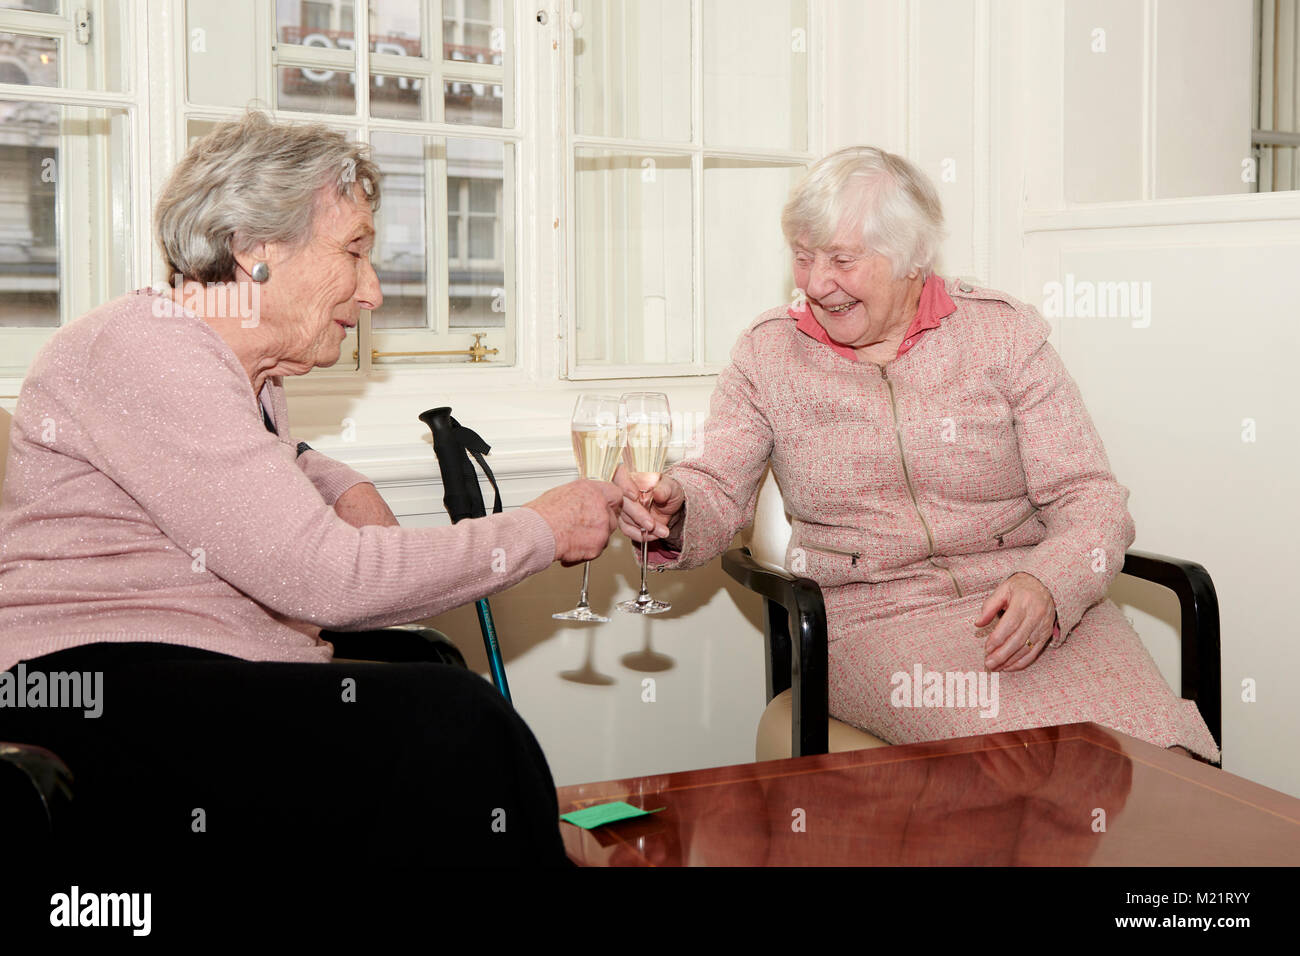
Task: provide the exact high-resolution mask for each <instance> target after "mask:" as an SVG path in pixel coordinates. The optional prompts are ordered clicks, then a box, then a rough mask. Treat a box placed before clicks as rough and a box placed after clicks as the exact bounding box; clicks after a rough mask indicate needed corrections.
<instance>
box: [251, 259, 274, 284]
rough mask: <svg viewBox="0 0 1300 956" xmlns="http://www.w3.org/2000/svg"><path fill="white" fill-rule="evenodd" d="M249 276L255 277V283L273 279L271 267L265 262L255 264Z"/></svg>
mask: <svg viewBox="0 0 1300 956" xmlns="http://www.w3.org/2000/svg"><path fill="white" fill-rule="evenodd" d="M249 275H251V276H252V277H253V281H254V282H265V281H266V280H267V279H269V278H271V267H270V266H268V265H267V264H266V263H265V262H255V263H254V264H253V271H252V272H250V273H249Z"/></svg>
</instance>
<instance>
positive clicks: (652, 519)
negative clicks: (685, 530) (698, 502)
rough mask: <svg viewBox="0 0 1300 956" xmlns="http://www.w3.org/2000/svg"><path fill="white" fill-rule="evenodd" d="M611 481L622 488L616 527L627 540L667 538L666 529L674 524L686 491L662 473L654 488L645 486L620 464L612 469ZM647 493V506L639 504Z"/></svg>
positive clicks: (667, 531) (667, 530) (667, 532)
mask: <svg viewBox="0 0 1300 956" xmlns="http://www.w3.org/2000/svg"><path fill="white" fill-rule="evenodd" d="M614 484H616V485H618V487H619V488H621V489H622V490H623V513H622V514H621V515H620V516H619V519H618V526H619V527H620V528H622V529H623V533H624V534H625V535H627V536H628V538H629V539H630V540H632V541H635V542H636V543H637V544H640V543H641V542H642V541H643V540H644V541H656V540H658V539H659V538H666V537H668V535H669V529H670V528H671V527H672V526H673V525H675V524H676V523H677V521H678V516H679V515H680V514H681V511H682V505H684V504H685V503H686V491H685V489H683V488H682V486H681V484H680V483H679V482H677V481H676V480H675V479H673V478H670V477H668V476H667V475H663V476H661V477H660V478H659V482H658V483H657V484H656V485H655V486H654V487H653V488H646V487H643V486H642V485H641V484H638V483H637V482H636V481H635V480H634V478H633V476H632V475H631V474H630V473H629V472H628V470H627V468H626V467H624V466H623V465H619V466H618V469H617V470H616V471H615V472H614ZM647 493H649V494H650V507H649V508H647V507H646V506H645V505H644V504H642V502H643V501H645V500H646V494H647Z"/></svg>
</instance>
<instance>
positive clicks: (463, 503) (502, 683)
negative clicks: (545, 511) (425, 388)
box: [420, 406, 514, 704]
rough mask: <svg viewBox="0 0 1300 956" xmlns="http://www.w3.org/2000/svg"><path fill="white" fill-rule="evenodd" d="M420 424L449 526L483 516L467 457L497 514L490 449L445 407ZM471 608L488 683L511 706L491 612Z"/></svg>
mask: <svg viewBox="0 0 1300 956" xmlns="http://www.w3.org/2000/svg"><path fill="white" fill-rule="evenodd" d="M420 421H422V422H424V423H425V424H426V425H428V426H429V430H430V431H431V432H433V453H434V454H435V455H437V456H438V470H439V471H440V472H442V488H443V496H442V503H443V504H444V505H445V506H446V508H447V514H448V515H449V516H450V517H451V522H452V524H455V523H456V522H457V521H460V520H461V519H462V518H482V517H485V516H486V515H487V508H486V507H485V506H484V504H483V492H482V491H481V490H480V489H479V485H478V473H477V472H476V471H475V470H474V463H473V462H471V461H470V458H469V456H470V455H472V456H473V457H474V461H476V462H478V465H479V467H480V468H482V469H483V473H484V474H485V475H486V476H487V480H488V481H489V482H491V484H492V492H493V494H494V495H495V497H496V500H495V501H493V503H492V513H493V514H500V513H501V490H500V489H499V488H498V487H497V480H496V478H495V477H494V476H493V474H492V469H491V468H489V467H488V464H487V462H486V461H484V460H483V456H484V455H486V454H487V453H488V452H490V451H491V450H492V448H491V446H489V445H488V443H487V442H485V441H484V440H483V439H482V438H480V437H479V436H478V435H477V434H476V433H474V432H473V431H470V429H468V428H466V427H465V426H464V425H462V424H461V423H460V422H458V421H456V419H454V418H452V417H451V409H450V408H448V407H446V406H443V407H441V408H431V409H429V410H428V411H427V412H424V413H423V414H422V415H420ZM474 607H475V610H476V611H478V624H479V627H480V628H481V629H482V631H483V645H484V647H486V648H487V656H488V666H489V667H490V668H491V670H492V683H494V684H496V686H497V690H499V691H501V696H502V697H504V698H505V699H506V700H507V701H510V703H511V704H514V701H512V700H510V685H509V684H507V683H506V665H505V662H504V661H503V660H502V659H501V647H500V646H499V645H498V644H497V631H496V626H495V625H494V624H493V623H492V608H491V606H490V605H489V604H488V602H487V598H480V599H479V600H478V601H477V602H476V603H475V605H474Z"/></svg>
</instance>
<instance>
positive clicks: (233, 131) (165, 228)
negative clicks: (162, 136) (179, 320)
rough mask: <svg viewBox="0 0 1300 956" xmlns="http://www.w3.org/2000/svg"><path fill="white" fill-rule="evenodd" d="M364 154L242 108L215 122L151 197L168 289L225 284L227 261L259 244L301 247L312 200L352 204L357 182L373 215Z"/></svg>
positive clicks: (374, 182) (331, 134)
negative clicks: (181, 281)
mask: <svg viewBox="0 0 1300 956" xmlns="http://www.w3.org/2000/svg"><path fill="white" fill-rule="evenodd" d="M369 154H370V149H369V147H368V146H366V145H365V144H363V143H357V142H354V141H352V140H350V139H348V138H347V137H346V136H344V135H343V134H342V133H340V132H338V131H337V130H332V129H329V128H328V127H325V126H321V125H319V124H309V125H303V124H290V123H278V122H274V121H272V120H271V119H270V118H268V117H267V116H266V114H264V113H260V112H257V111H255V110H250V111H249V112H247V113H246V114H245V115H244V116H243V117H241V118H240V119H237V120H230V121H228V122H225V123H220V124H218V125H217V126H216V127H215V128H214V129H213V130H212V131H211V132H209V133H208V134H207V135H206V136H204V137H203V138H202V139H200V140H198V141H197V142H195V143H194V145H193V146H191V147H190V149H189V152H187V153H186V154H185V156H184V157H183V158H182V159H181V161H180V162H179V163H177V164H176V168H175V169H174V170H172V173H171V176H169V177H168V179H167V182H166V184H165V185H164V186H163V190H162V194H161V195H160V196H159V197H158V206H157V208H156V209H155V210H154V232H155V235H156V236H157V238H158V245H159V246H161V247H162V254H163V260H164V261H165V262H166V263H167V282H168V283H169V284H170V283H171V282H172V281H173V277H174V276H175V275H176V274H177V273H180V274H181V275H182V276H183V277H184V278H186V279H195V280H198V281H199V282H231V281H233V280H234V278H235V254H236V253H244V252H247V251H249V250H250V249H252V248H253V247H254V246H255V245H257V244H258V243H259V242H278V243H284V244H286V245H288V246H290V247H298V246H301V245H303V244H305V243H306V242H307V241H308V240H309V239H310V238H311V234H312V229H313V226H314V224H315V217H316V194H317V192H319V191H320V190H322V189H325V188H326V187H330V186H333V192H332V195H337V196H338V197H340V198H346V199H348V200H353V201H354V200H355V197H354V192H353V191H354V190H355V188H356V187H357V186H358V185H360V187H361V189H362V191H363V192H364V194H365V196H366V198H367V199H368V200H369V201H370V208H371V210H372V211H373V210H376V209H378V208H379V179H380V172H379V167H378V166H376V165H375V163H374V162H373V161H372V160H371V159H370V158H369Z"/></svg>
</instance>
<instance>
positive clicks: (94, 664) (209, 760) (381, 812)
mask: <svg viewBox="0 0 1300 956" xmlns="http://www.w3.org/2000/svg"><path fill="white" fill-rule="evenodd" d="M24 666H25V668H26V672H27V674H29V675H30V674H32V673H33V672H36V671H41V672H44V673H53V672H65V673H66V672H73V671H77V672H83V673H93V672H100V673H102V675H103V676H102V685H101V686H102V691H101V696H102V705H101V706H102V714H101V716H99V717H97V718H89V717H86V716H84V715H83V711H82V710H79V709H70V708H49V707H46V708H22V709H16V708H12V707H4V708H0V740H9V741H13V742H19V743H30V744H36V745H39V746H42V747H45V748H47V749H49V750H52V751H54V752H55V753H57V754H58V755H59V756H60V757H62V758H63V760H64V761H65V762H66V763H67V764H68V766H69V767H70V769H71V770H72V772H73V775H74V778H75V779H74V787H73V792H74V801H73V806H74V812H73V815H72V821H73V822H72V825H71V826H69V827H65V828H63V830H62V832H61V833H60V834H59V835H58V846H57V847H56V848H55V850H54V852H55V853H56V855H57V857H58V858H60V859H63V860H67V861H74V862H77V861H80V862H86V863H89V864H92V865H93V866H95V868H96V869H100V870H102V869H104V867H105V866H106V865H109V866H111V865H112V863H113V861H119V862H121V863H122V864H123V865H128V864H129V865H145V866H148V867H149V868H150V869H152V868H153V867H155V866H158V865H166V866H176V867H190V866H204V867H212V866H222V867H223V868H225V867H233V868H235V869H236V870H245V871H248V870H255V871H257V872H258V873H259V874H261V875H266V874H267V872H268V871H275V870H285V871H287V872H299V873H301V872H311V871H312V870H313V869H315V868H318V867H322V866H325V867H328V868H329V870H330V871H331V872H337V871H338V870H339V869H340V868H348V867H352V868H354V869H355V868H356V867H359V866H367V865H369V866H387V865H390V864H393V863H409V864H414V865H418V866H420V867H428V866H431V867H464V866H472V867H481V866H566V865H568V861H567V859H566V857H565V855H564V850H563V844H562V841H561V838H560V834H559V821H558V815H559V811H558V806H557V803H556V796H555V784H554V781H553V779H552V777H551V773H550V769H549V768H548V767H547V764H546V759H545V757H544V756H543V754H542V751H541V748H540V747H539V746H538V744H537V740H536V738H535V737H534V736H533V734H532V732H531V731H530V730H529V729H528V726H527V725H526V724H525V723H524V721H523V719H522V718H520V716H519V715H518V714H517V713H516V712H515V710H514V709H513V708H512V707H511V706H510V705H509V704H508V703H506V702H505V700H504V699H503V698H502V697H501V696H500V694H498V693H497V691H496V690H495V689H494V688H493V687H492V685H491V684H490V683H488V682H487V681H485V680H484V679H483V678H481V677H479V676H478V675H477V674H474V673H473V672H471V671H467V670H464V669H462V668H459V667H452V666H448V665H444V664H430V663H402V664H380V663H348V662H343V661H335V662H333V663H329V664H283V663H251V662H247V661H243V660H239V659H237V658H233V657H228V656H226V655H222V654H215V653H210V652H207V651H200V650H195V649H193V648H186V647H180V646H175V645H161V644H144V643H140V644H108V643H101V644H92V645H87V646H84V647H78V648H73V649H71V650H67V651H61V652H59V653H56V654H50V655H47V656H45V657H41V658H38V659H36V660H32V661H27V662H25V664H24ZM15 670H16V669H15Z"/></svg>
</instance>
